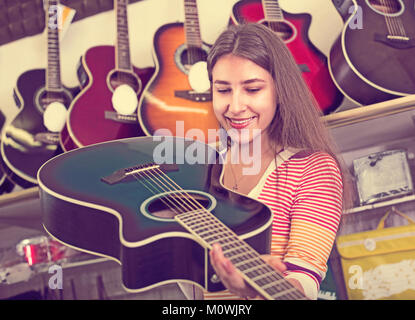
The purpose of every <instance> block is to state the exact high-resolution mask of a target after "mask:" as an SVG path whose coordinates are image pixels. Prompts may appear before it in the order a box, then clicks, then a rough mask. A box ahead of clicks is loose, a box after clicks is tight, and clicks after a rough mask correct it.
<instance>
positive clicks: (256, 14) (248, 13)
mask: <svg viewBox="0 0 415 320" xmlns="http://www.w3.org/2000/svg"><path fill="white" fill-rule="evenodd" d="M264 20H265V14H264V9H263V7H262V2H261V0H242V1H238V2H237V3H236V4H235V5H234V6H233V9H232V16H231V21H230V22H231V23H234V24H242V23H264V24H266V25H267V22H266V21H264ZM273 23H274V25H275V23H276V22H273ZM310 24H311V16H310V15H308V14H291V13H288V12H284V21H283V22H278V30H279V31H278V32H277V33H278V34H279V35H280V36H281V38H282V39H283V40H284V43H285V45H286V46H287V47H288V49H289V50H290V52H291V54H292V56H293V58H294V60H295V61H296V62H297V64H298V66H299V67H300V69H301V71H302V76H303V79H304V81H305V82H306V84H307V85H308V87H309V89H310V91H311V92H312V94H313V96H314V98H315V100H316V102H317V104H318V106H319V107H320V109H321V111H322V112H323V113H324V114H329V113H331V112H333V111H334V110H336V109H337V107H339V105H340V104H341V102H342V100H343V95H342V94H341V92H340V91H339V90H338V89H337V88H336V86H335V84H334V83H333V80H332V79H331V76H330V73H329V70H328V66H327V58H326V56H325V55H324V54H323V53H321V52H320V51H319V50H318V49H317V48H316V47H315V46H314V45H313V43H312V42H311V41H310V39H309V37H308V30H309V27H310ZM267 26H268V25H267ZM274 31H275V30H274Z"/></svg>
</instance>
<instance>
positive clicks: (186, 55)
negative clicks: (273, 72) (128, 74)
mask: <svg viewBox="0 0 415 320" xmlns="http://www.w3.org/2000/svg"><path fill="white" fill-rule="evenodd" d="M185 18H186V23H184V24H183V23H171V24H166V25H164V26H162V27H161V28H159V29H158V30H157V32H156V33H155V36H154V47H153V50H154V52H153V54H154V56H155V61H156V72H155V75H154V76H153V78H152V79H151V80H150V82H149V84H148V85H147V87H146V88H145V90H144V93H143V95H142V97H141V100H140V103H139V106H140V107H139V111H138V117H139V120H140V124H141V126H142V127H143V129H144V130H145V131H146V133H147V134H148V135H154V134H158V133H160V134H162V135H166V134H170V135H174V136H188V137H190V136H191V137H194V138H195V139H197V140H200V141H208V139H209V129H213V130H216V129H218V128H219V124H218V122H217V120H216V117H215V115H214V113H213V109H212V103H211V100H212V95H211V90H210V82H209V79H208V77H207V70H206V57H207V53H208V50H209V47H208V46H207V45H206V44H205V43H203V42H202V40H201V37H200V30H199V21H198V16H197V7H196V1H195V0H191V1H185ZM193 129H196V130H193Z"/></svg>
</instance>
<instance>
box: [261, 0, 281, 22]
mask: <svg viewBox="0 0 415 320" xmlns="http://www.w3.org/2000/svg"><path fill="white" fill-rule="evenodd" d="M262 7H263V9H264V15H265V20H267V21H283V20H284V15H283V12H282V10H281V8H280V5H279V3H278V0H262Z"/></svg>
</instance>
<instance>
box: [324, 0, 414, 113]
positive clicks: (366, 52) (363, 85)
mask: <svg viewBox="0 0 415 320" xmlns="http://www.w3.org/2000/svg"><path fill="white" fill-rule="evenodd" d="M349 4H350V6H349ZM342 6H343V7H346V8H347V7H348V8H350V9H349V10H348V11H349V13H351V15H350V16H349V18H348V19H347V21H346V22H345V25H344V28H343V31H342V33H341V34H340V35H339V37H338V39H337V40H336V42H335V43H334V44H333V47H332V49H331V51H330V57H329V67H330V71H331V74H332V77H333V80H334V81H335V83H336V85H337V86H338V87H339V89H340V90H341V91H342V92H343V94H344V95H345V96H346V97H348V98H349V99H350V100H352V101H354V102H355V103H356V104H359V105H370V104H373V103H378V102H382V101H386V100H391V99H394V98H398V97H402V96H406V95H411V94H414V93H415V76H414V75H415V31H414V30H415V23H414V22H415V1H414V0H346V1H344V5H342ZM352 9H353V10H352ZM343 18H345V15H343ZM359 19H360V20H361V23H362V25H361V26H359V24H358V21H359Z"/></svg>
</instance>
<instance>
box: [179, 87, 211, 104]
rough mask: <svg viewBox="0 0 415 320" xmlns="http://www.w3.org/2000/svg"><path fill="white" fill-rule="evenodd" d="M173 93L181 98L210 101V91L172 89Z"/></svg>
mask: <svg viewBox="0 0 415 320" xmlns="http://www.w3.org/2000/svg"><path fill="white" fill-rule="evenodd" d="M174 95H175V96H176V97H178V98H183V99H187V100H190V101H196V102H207V101H212V93H211V92H210V91H207V92H196V91H192V90H176V91H174Z"/></svg>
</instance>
